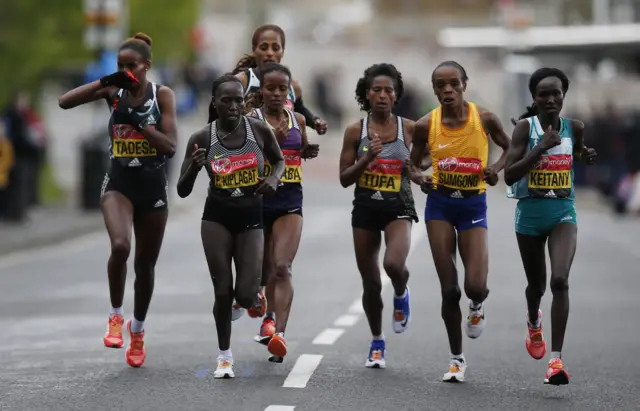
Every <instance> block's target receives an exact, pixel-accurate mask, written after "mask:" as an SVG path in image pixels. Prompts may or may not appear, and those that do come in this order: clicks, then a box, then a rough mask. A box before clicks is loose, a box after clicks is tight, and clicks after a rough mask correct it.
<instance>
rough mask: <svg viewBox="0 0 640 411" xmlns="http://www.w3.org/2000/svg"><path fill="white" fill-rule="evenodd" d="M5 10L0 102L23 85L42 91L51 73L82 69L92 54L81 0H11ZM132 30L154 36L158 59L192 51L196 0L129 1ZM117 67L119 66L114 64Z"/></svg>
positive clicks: (0, 33) (0, 28)
mask: <svg viewBox="0 0 640 411" xmlns="http://www.w3.org/2000/svg"><path fill="white" fill-rule="evenodd" d="M125 1H127V0H125ZM2 3H3V4H2V11H1V12H0V60H1V61H2V64H1V65H0V78H2V79H3V81H2V82H1V83H0V105H4V104H6V102H7V100H8V99H9V97H10V96H11V94H12V93H13V92H15V91H17V90H18V89H29V90H37V89H38V87H39V84H40V83H41V81H42V79H43V78H44V77H45V76H46V75H47V73H48V72H50V71H52V70H53V69H56V68H60V67H62V66H67V67H68V66H70V65H71V66H74V67H78V68H83V67H84V65H85V64H86V63H88V62H89V61H90V60H91V58H92V56H93V53H92V52H91V50H87V48H86V47H85V45H84V42H83V29H84V17H83V9H82V7H83V2H82V0H54V1H42V0H8V1H3V2H2ZM128 3H129V4H128V6H129V23H130V30H129V31H130V33H129V34H130V35H132V34H134V33H136V32H138V31H144V32H145V33H147V34H148V35H149V36H151V38H152V39H153V41H154V47H153V54H154V60H155V61H156V63H157V62H162V61H167V60H171V59H179V58H186V57H187V56H189V54H190V51H191V47H186V46H185V45H189V46H190V38H189V35H190V31H191V29H192V27H193V25H194V23H195V21H196V19H197V13H198V1H197V0H181V1H175V0H129V1H128ZM114 70H115V68H114Z"/></svg>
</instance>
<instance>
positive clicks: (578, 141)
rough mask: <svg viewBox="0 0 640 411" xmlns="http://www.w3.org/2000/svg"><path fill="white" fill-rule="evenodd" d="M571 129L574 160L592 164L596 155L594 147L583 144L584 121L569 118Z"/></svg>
mask: <svg viewBox="0 0 640 411" xmlns="http://www.w3.org/2000/svg"><path fill="white" fill-rule="evenodd" d="M571 129H572V130H573V139H574V141H575V143H574V145H573V156H574V157H575V159H576V160H578V161H580V162H581V163H585V164H593V162H594V161H595V157H596V152H595V150H594V149H592V148H589V147H587V146H586V145H585V144H584V123H583V122H582V121H580V120H571Z"/></svg>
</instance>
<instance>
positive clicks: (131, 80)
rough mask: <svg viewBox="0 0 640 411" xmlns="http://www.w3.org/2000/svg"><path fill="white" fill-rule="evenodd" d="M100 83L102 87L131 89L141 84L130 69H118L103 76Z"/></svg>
mask: <svg viewBox="0 0 640 411" xmlns="http://www.w3.org/2000/svg"><path fill="white" fill-rule="evenodd" d="M100 84H102V87H111V86H115V87H118V88H124V89H127V90H130V89H131V88H133V87H134V86H137V85H138V84H140V82H139V81H138V79H137V78H135V77H134V76H133V74H131V73H129V72H128V71H116V72H115V73H113V74H109V75H108V76H104V77H102V78H101V79H100Z"/></svg>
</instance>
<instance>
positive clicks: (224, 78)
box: [208, 73, 242, 123]
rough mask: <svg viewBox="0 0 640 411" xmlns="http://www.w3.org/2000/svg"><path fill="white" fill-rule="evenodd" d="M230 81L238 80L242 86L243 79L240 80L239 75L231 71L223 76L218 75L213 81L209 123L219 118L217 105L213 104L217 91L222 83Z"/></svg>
mask: <svg viewBox="0 0 640 411" xmlns="http://www.w3.org/2000/svg"><path fill="white" fill-rule="evenodd" d="M229 82H236V83H239V84H240V86H242V81H240V79H239V78H238V77H236V76H234V75H233V74H231V73H227V74H223V75H222V76H220V77H218V78H217V79H215V80H214V81H213V85H212V86H211V103H209V120H208V123H213V122H214V121H215V119H216V118H217V116H216V114H217V113H216V106H215V105H214V104H213V102H214V100H215V98H216V91H217V90H218V87H220V85H221V84H224V83H229Z"/></svg>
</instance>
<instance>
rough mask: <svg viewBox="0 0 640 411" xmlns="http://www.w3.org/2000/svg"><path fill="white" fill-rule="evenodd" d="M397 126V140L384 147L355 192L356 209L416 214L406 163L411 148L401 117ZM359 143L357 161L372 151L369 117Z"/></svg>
mask: <svg viewBox="0 0 640 411" xmlns="http://www.w3.org/2000/svg"><path fill="white" fill-rule="evenodd" d="M396 119H397V122H398V131H397V137H396V139H395V140H393V141H390V142H388V143H384V144H383V145H382V152H381V153H380V154H378V156H377V157H376V159H375V160H374V161H372V162H371V163H370V164H369V166H367V169H366V170H365V171H364V172H363V173H362V175H361V176H360V179H359V180H358V182H357V184H356V188H355V191H354V200H353V205H354V206H363V207H366V208H374V209H381V210H398V211H399V212H405V211H406V212H408V213H410V214H412V213H415V211H414V210H415V205H414V202H413V195H412V193H411V182H410V181H409V175H408V170H407V166H406V162H407V160H408V159H409V148H408V147H407V144H406V143H405V141H404V127H403V122H402V117H399V116H396ZM361 124H362V128H361V130H360V141H359V142H358V150H357V158H358V160H359V159H360V158H362V157H363V156H365V155H366V154H367V151H369V144H370V143H371V140H370V139H369V127H368V125H369V117H368V116H367V117H365V118H363V119H362V120H361Z"/></svg>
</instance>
